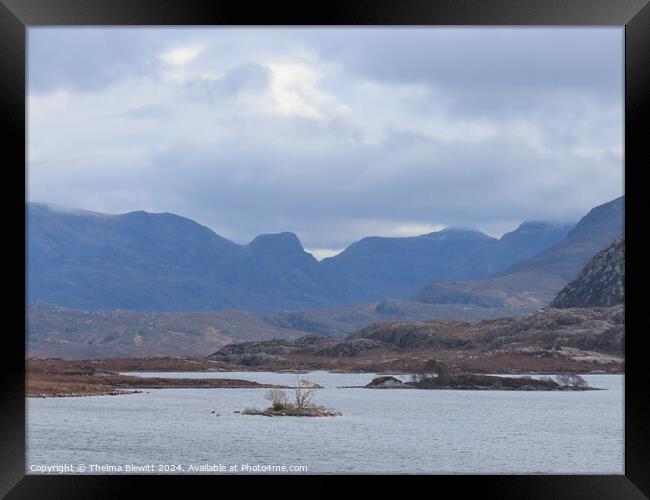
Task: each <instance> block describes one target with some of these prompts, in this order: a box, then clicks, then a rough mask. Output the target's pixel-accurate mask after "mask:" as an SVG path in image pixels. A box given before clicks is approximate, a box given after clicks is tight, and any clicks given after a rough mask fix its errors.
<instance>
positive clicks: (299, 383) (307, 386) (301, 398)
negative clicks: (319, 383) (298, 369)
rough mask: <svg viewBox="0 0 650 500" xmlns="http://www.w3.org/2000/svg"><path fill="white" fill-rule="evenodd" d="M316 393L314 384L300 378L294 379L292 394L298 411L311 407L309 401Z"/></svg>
mask: <svg viewBox="0 0 650 500" xmlns="http://www.w3.org/2000/svg"><path fill="white" fill-rule="evenodd" d="M315 393H316V384H314V383H313V382H310V381H309V380H305V379H303V378H300V377H296V387H295V388H294V394H295V397H296V408H298V410H304V409H305V408H307V407H309V406H310V405H311V400H312V399H313V397H314V394H315Z"/></svg>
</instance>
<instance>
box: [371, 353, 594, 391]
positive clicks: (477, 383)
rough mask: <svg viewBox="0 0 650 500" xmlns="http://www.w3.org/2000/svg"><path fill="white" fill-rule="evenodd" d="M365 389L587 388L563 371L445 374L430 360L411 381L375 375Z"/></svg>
mask: <svg viewBox="0 0 650 500" xmlns="http://www.w3.org/2000/svg"><path fill="white" fill-rule="evenodd" d="M364 388H366V389H446V390H474V391H476V390H491V391H497V390H501V391H590V390H598V389H596V388H594V387H589V384H588V383H587V381H586V380H585V379H584V378H582V377H581V376H580V375H576V374H572V373H565V374H560V375H558V376H557V377H556V378H555V380H553V379H552V378H550V377H542V378H539V379H535V378H532V377H530V376H523V377H499V376H496V375H478V374H473V373H455V374H454V373H449V371H448V370H447V368H446V367H445V365H444V364H443V363H441V362H439V361H436V360H430V361H428V362H427V363H426V365H425V370H424V371H422V372H421V373H416V374H413V375H411V380H410V381H407V382H404V381H402V380H399V379H398V378H396V377H392V376H383V377H376V378H374V379H372V380H371V381H370V383H368V384H367V385H365V386H364Z"/></svg>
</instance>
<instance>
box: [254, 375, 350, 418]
mask: <svg viewBox="0 0 650 500" xmlns="http://www.w3.org/2000/svg"><path fill="white" fill-rule="evenodd" d="M321 388H322V387H321V386H319V385H318V384H314V383H313V382H310V381H309V380H305V379H301V378H300V377H297V380H296V386H295V387H294V388H293V390H294V401H293V403H290V402H289V397H288V395H287V393H286V392H285V391H283V390H282V389H270V390H268V391H267V392H266V395H265V398H266V399H267V400H268V401H269V402H270V403H271V406H269V407H268V408H266V409H259V408H244V409H243V410H242V412H241V413H242V415H262V416H264V417H339V416H341V415H343V414H342V413H341V412H339V411H334V410H330V409H328V408H326V407H324V406H317V405H315V404H313V402H312V400H313V397H314V395H315V393H316V390H318V389H321Z"/></svg>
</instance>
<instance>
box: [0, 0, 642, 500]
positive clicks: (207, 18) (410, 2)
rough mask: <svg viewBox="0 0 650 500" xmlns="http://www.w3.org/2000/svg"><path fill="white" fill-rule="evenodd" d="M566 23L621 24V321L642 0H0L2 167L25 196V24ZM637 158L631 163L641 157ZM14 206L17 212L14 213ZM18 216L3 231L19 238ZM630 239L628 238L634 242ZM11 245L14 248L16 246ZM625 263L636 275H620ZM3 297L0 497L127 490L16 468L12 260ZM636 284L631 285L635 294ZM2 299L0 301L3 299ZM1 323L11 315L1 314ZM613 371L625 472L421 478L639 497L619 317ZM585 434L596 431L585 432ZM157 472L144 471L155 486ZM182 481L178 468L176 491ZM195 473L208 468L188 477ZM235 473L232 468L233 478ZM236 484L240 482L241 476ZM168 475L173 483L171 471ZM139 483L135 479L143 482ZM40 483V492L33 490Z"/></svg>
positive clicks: (636, 152)
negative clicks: (620, 399)
mask: <svg viewBox="0 0 650 500" xmlns="http://www.w3.org/2000/svg"><path fill="white" fill-rule="evenodd" d="M112 24H119V25H228V24H235V25H294V24H295V25H352V24H358V25H379V24H390V25H500V26H506V25H527V26H533V25H571V26H581V25H582V26H590V25H591V26H598V25H600V26H620V27H621V28H623V27H625V191H626V220H625V232H626V240H627V243H628V244H627V245H626V275H627V279H626V289H627V290H626V294H625V295H626V297H627V298H628V299H627V303H626V323H627V324H628V325H629V324H630V323H631V324H632V325H637V324H639V325H640V324H641V321H640V312H639V309H640V307H642V306H641V305H640V304H639V305H637V301H638V300H639V297H640V296H641V295H640V294H639V293H634V292H632V293H630V292H631V290H632V288H633V287H635V286H637V285H639V283H640V281H641V278H638V277H637V276H638V275H639V271H640V264H639V262H640V259H639V257H638V254H639V252H640V250H639V248H640V244H641V242H640V236H637V234H640V232H641V231H639V230H638V219H637V217H639V215H638V214H640V213H641V204H642V201H641V200H642V198H641V196H642V195H640V194H639V193H638V191H639V190H640V189H641V188H640V187H639V186H638V184H639V183H638V182H636V186H635V181H638V180H640V178H641V174H640V173H638V172H640V171H641V169H642V168H643V167H644V166H645V164H646V163H647V146H646V144H645V143H646V142H647V138H646V136H647V133H648V130H650V123H649V122H650V120H649V118H648V117H649V115H650V109H649V108H650V104H649V103H650V99H649V97H650V92H649V91H648V89H650V65H649V60H650V5H648V0H489V1H488V0H484V1H481V0H437V1H435V2H434V1H427V0H404V1H401V2H399V3H398V2H395V1H393V0H374V1H373V0H365V1H355V2H351V1H349V0H347V1H346V0H332V1H329V2H321V3H320V4H318V5H317V6H316V7H315V6H314V5H312V4H308V3H305V2H303V3H300V4H298V3H296V4H295V5H292V4H290V3H285V4H282V5H278V4H276V3H256V4H255V5H254V7H253V5H252V4H251V5H249V4H247V3H246V2H239V3H236V2H233V1H228V2H226V1H218V0H217V1H214V2H204V1H201V0H184V1H182V2H176V1H173V0H138V1H137V2H134V1H129V0H56V1H54V0H0V75H1V77H0V85H1V87H0V102H1V103H2V104H1V106H2V107H1V110H2V112H1V114H0V116H2V121H3V122H4V125H5V127H6V130H7V132H6V133H5V138H6V142H5V144H6V147H5V148H4V154H5V157H6V158H7V160H6V161H5V172H11V173H13V174H15V175H16V177H15V178H13V179H12V183H15V185H16V186H22V193H23V195H24V194H25V188H26V182H25V174H26V171H22V173H21V172H20V171H19V168H20V167H19V165H23V167H25V168H26V163H25V160H26V154H25V137H26V134H25V124H26V117H25V98H26V93H25V92H26V91H25V83H26V73H25V70H26V32H27V28H28V27H36V26H55V25H112ZM642 161H643V164H642ZM7 191H9V194H11V195H13V196H10V197H3V204H4V205H6V208H5V213H11V214H14V213H15V212H16V211H23V210H24V207H25V205H24V203H25V196H23V199H22V200H20V199H19V197H20V194H19V189H8V190H7ZM22 213H23V214H24V212H22ZM24 222H25V220H24V218H23V219H22V223H23V225H22V228H21V227H20V221H19V223H18V224H16V229H15V231H13V233H12V236H13V237H14V238H15V239H17V240H20V239H21V238H22V241H23V242H24V241H25V240H24V238H25V231H24V229H25V228H24ZM637 239H638V240H639V241H637ZM8 246H12V247H13V246H18V247H19V248H18V249H17V250H16V254H17V255H18V257H17V258H18V261H20V260H22V261H23V262H24V259H25V253H24V248H20V245H8ZM21 252H22V253H21ZM631 266H632V267H633V266H637V267H636V273H637V274H636V275H634V274H632V273H630V270H631ZM6 268H8V270H9V276H10V278H11V279H10V286H9V287H7V289H9V290H10V291H11V292H12V293H13V295H11V299H10V303H9V304H7V305H8V307H6V308H5V310H6V311H10V312H11V314H10V317H11V318H12V319H14V320H15V322H16V325H17V326H16V328H15V329H6V331H5V332H4V333H5V338H4V345H5V346H9V347H8V348H5V349H4V350H3V351H4V353H5V357H4V360H3V361H4V362H3V363H2V367H1V368H2V371H3V374H2V375H3V376H2V379H1V380H2V382H1V383H2V384H3V387H2V391H1V393H2V401H3V403H4V404H3V405H2V411H1V412H0V443H1V444H0V455H1V457H2V464H1V465H0V495H3V496H4V495H7V498H41V497H43V496H46V497H47V498H66V499H70V498H98V497H106V498H108V497H114V496H115V494H116V493H118V494H119V495H120V496H129V495H128V493H130V487H131V485H135V484H142V483H143V482H144V480H145V479H146V478H142V477H139V478H135V477H116V476H111V477H97V476H91V477H82V476H61V477H49V476H48V477H45V476H29V475H27V476H26V475H25V471H24V467H25V428H24V423H25V422H24V419H25V397H24V395H25V390H24V384H25V382H24V373H25V372H24V360H25V342H24V336H23V337H21V336H20V335H18V334H17V333H18V332H17V331H16V330H18V329H19V328H22V329H23V332H25V331H26V330H25V315H24V309H23V307H24V303H23V304H21V303H19V299H18V298H17V294H16V290H22V291H23V297H22V299H24V297H25V296H24V286H25V276H24V272H23V271H22V270H20V269H19V266H18V265H7V266H6ZM641 293H642V292H641ZM5 304H6V303H5ZM12 323H13V322H12ZM628 331H631V335H630V336H629V338H627V339H626V352H625V356H626V373H625V375H626V376H625V475H624V476H622V475H621V476H432V477H430V478H431V479H433V480H435V481H437V482H440V481H443V482H446V483H447V484H446V485H448V486H451V487H453V488H454V489H455V491H464V490H465V489H466V488H467V487H468V486H472V487H479V488H481V490H482V493H483V494H485V493H488V494H493V495H495V496H498V497H499V498H522V497H525V498H528V499H537V498H540V499H541V498H574V499H575V498H585V499H587V498H589V499H596V498H602V499H609V498H617V499H618V498H621V499H622V498H644V497H646V498H650V474H649V472H650V413H649V408H648V401H649V398H648V389H647V388H648V387H650V380H649V378H650V375H649V372H648V370H647V367H646V366H645V361H646V359H645V358H646V354H645V351H644V350H643V349H642V348H641V344H642V340H641V339H642V337H641V335H643V334H644V333H645V332H643V329H642V328H638V329H637V330H635V329H634V327H632V328H630V327H628ZM595 438H597V437H595ZM172 479H177V478H171V477H169V476H167V477H160V478H157V479H156V483H157V485H158V486H159V487H160V486H162V487H164V488H167V486H168V485H169V484H171V482H172ZM187 479H189V478H182V484H184V485H185V488H183V490H181V491H183V492H186V486H187V482H188V481H187ZM193 479H195V480H199V481H201V482H203V483H207V482H208V481H210V482H211V483H210V484H211V485H214V480H216V479H215V478H209V477H205V476H201V477H194V478H193ZM233 479H234V480H236V481H239V482H241V480H242V479H243V478H233ZM246 481H247V487H248V485H249V484H250V481H248V479H246ZM174 483H175V484H178V481H174ZM149 486H150V483H148V484H147V487H149ZM43 490H45V491H47V494H46V495H43V493H41V492H42V491H43Z"/></svg>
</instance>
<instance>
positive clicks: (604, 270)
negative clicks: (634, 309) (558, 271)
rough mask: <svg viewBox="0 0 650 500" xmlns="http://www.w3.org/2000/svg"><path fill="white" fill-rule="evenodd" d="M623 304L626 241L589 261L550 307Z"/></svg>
mask: <svg viewBox="0 0 650 500" xmlns="http://www.w3.org/2000/svg"><path fill="white" fill-rule="evenodd" d="M624 301H625V238H621V239H619V240H618V241H616V242H614V243H613V244H612V245H610V246H609V247H607V248H606V249H605V250H603V251H602V252H600V253H599V254H597V255H596V256H595V257H594V258H593V259H591V261H589V263H588V264H587V265H586V266H585V267H584V269H583V270H582V272H581V273H580V274H579V275H578V277H577V278H576V279H575V280H573V281H572V282H571V283H569V284H568V285H567V286H566V287H564V289H562V291H561V292H560V293H559V294H558V296H557V297H556V298H555V299H554V300H553V302H551V307H556V308H561V309H564V308H568V307H597V306H613V305H615V304H622V303H623V302H624Z"/></svg>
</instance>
